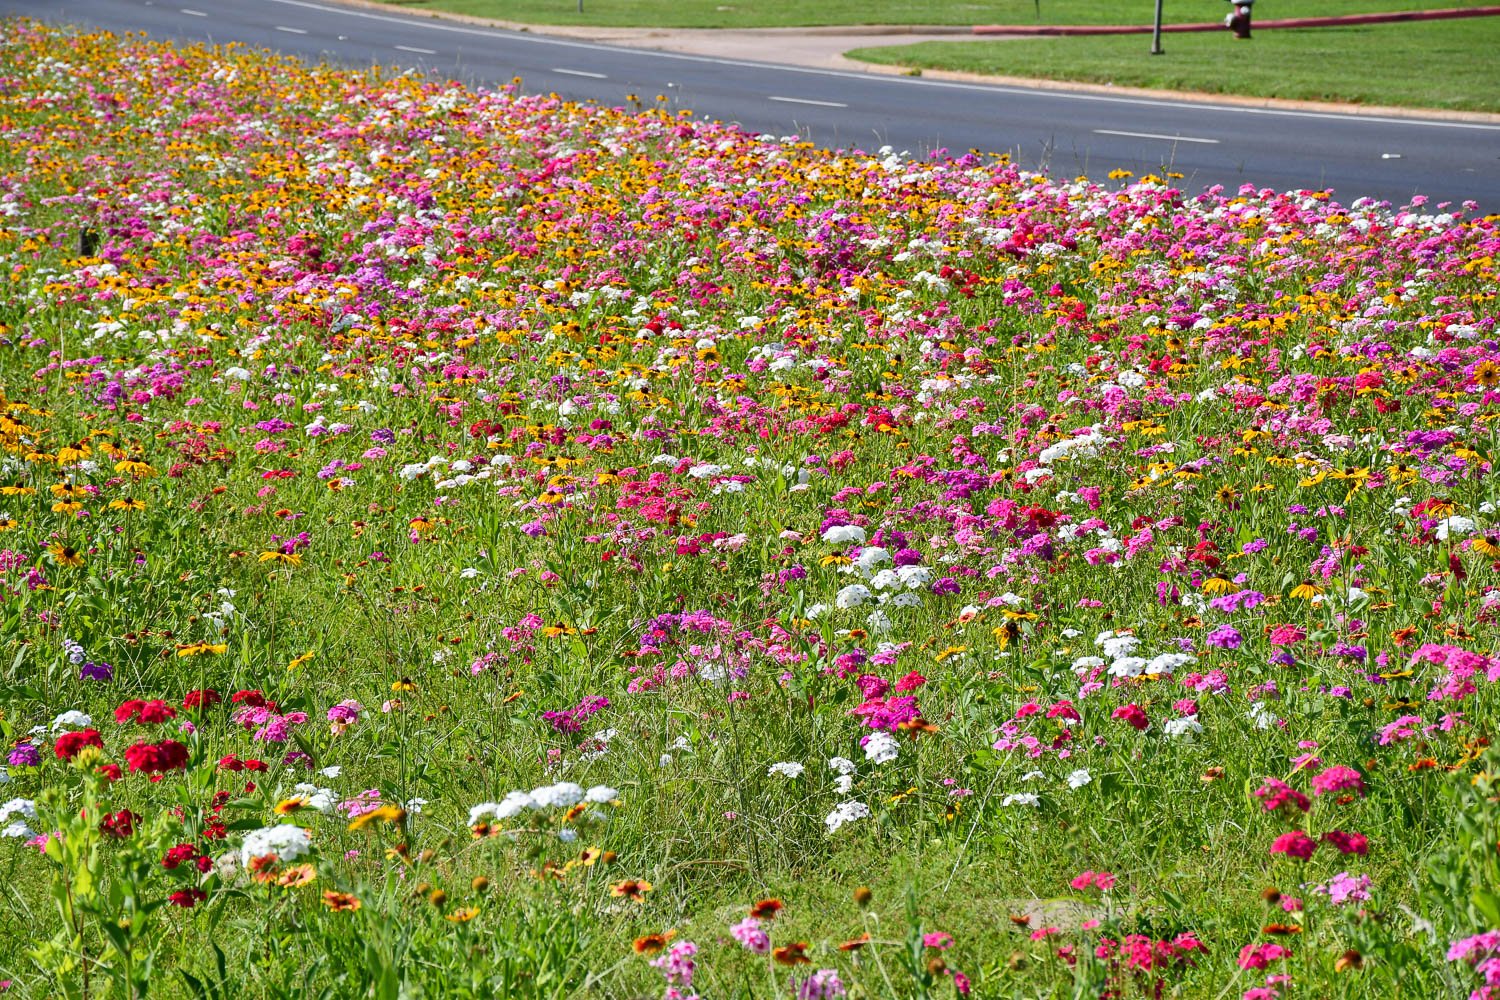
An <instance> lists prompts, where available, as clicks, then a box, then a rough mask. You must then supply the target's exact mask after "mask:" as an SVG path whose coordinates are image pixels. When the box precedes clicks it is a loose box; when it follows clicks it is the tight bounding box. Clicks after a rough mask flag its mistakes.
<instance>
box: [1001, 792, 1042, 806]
mask: <svg viewBox="0 0 1500 1000" xmlns="http://www.w3.org/2000/svg"><path fill="white" fill-rule="evenodd" d="M1041 801H1042V797H1041V796H1040V795H1035V794H1033V793H1031V792H1012V793H1011V794H1010V795H1007V796H1006V797H1005V798H1004V800H1002V801H1001V803H1000V805H1001V806H1002V807H1004V806H1037V805H1040V804H1041Z"/></svg>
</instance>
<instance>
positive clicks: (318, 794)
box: [292, 782, 338, 814]
mask: <svg viewBox="0 0 1500 1000" xmlns="http://www.w3.org/2000/svg"><path fill="white" fill-rule="evenodd" d="M292 791H293V792H295V793H296V794H297V796H298V797H299V798H300V799H302V801H303V802H304V803H306V805H307V808H309V809H313V810H316V811H317V812H320V813H325V814H326V813H331V812H333V807H334V806H335V805H337V804H338V796H337V795H336V794H335V793H334V791H333V789H331V788H319V787H318V786H317V785H312V784H308V783H306V782H303V783H302V784H300V785H294V786H293V787H292Z"/></svg>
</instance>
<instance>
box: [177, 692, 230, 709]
mask: <svg viewBox="0 0 1500 1000" xmlns="http://www.w3.org/2000/svg"><path fill="white" fill-rule="evenodd" d="M223 700H224V699H223V698H222V697H220V695H219V692H217V691H215V690H214V689H213V688H203V689H202V690H197V691H189V692H188V693H187V694H186V695H185V696H184V697H183V699H182V707H183V708H185V709H186V710H188V711H189V712H192V711H195V710H197V709H200V708H207V707H209V706H210V705H217V704H218V703H219V702H221V701H223Z"/></svg>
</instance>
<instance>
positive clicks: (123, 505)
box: [109, 497, 146, 510]
mask: <svg viewBox="0 0 1500 1000" xmlns="http://www.w3.org/2000/svg"><path fill="white" fill-rule="evenodd" d="M109 509H110V510H145V509H146V501H144V500H137V499H136V498H135V497H120V498H119V499H118V500H111V501H110V502H109Z"/></svg>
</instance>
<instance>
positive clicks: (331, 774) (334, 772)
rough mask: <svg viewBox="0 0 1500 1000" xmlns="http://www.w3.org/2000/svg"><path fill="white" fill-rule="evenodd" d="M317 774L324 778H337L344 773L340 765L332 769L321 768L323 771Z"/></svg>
mask: <svg viewBox="0 0 1500 1000" xmlns="http://www.w3.org/2000/svg"><path fill="white" fill-rule="evenodd" d="M318 773H319V774H321V775H322V776H323V777H325V778H337V777H338V776H339V775H341V774H343V773H344V768H343V766H342V765H339V764H335V765H333V766H332V767H325V768H323V770H321V771H319V772H318Z"/></svg>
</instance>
